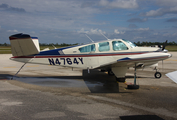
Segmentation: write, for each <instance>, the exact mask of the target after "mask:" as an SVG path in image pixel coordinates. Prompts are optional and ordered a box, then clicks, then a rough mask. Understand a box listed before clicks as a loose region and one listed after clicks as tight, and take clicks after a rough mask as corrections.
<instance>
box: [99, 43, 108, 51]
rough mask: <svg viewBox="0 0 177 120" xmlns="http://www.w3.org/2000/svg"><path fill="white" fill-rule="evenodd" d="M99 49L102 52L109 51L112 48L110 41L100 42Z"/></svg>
mask: <svg viewBox="0 0 177 120" xmlns="http://www.w3.org/2000/svg"><path fill="white" fill-rule="evenodd" d="M98 49H99V51H100V52H103V51H109V50H110V47H109V42H102V43H98Z"/></svg>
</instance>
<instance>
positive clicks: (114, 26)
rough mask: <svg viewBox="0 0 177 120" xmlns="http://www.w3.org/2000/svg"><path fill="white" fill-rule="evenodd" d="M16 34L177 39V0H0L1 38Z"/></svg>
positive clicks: (57, 38)
mask: <svg viewBox="0 0 177 120" xmlns="http://www.w3.org/2000/svg"><path fill="white" fill-rule="evenodd" d="M18 33H24V34H29V35H30V36H32V37H38V39H39V42H40V43H54V44H55V43H58V44H61V43H68V44H74V43H90V42H91V41H90V40H89V38H88V37H87V36H89V37H90V38H91V39H92V40H93V41H95V42H97V41H100V40H106V38H105V37H104V35H105V36H106V37H107V38H109V39H114V38H117V39H119V38H120V39H127V40H129V41H132V42H138V41H140V42H143V41H148V42H163V41H165V40H168V41H170V42H172V41H175V42H177V0H0V43H10V42H9V36H11V35H13V34H18ZM102 34H104V35H102ZM86 35H87V36H86Z"/></svg>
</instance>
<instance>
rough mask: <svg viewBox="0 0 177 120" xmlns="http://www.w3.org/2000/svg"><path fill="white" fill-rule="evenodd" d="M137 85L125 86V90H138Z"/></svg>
mask: <svg viewBox="0 0 177 120" xmlns="http://www.w3.org/2000/svg"><path fill="white" fill-rule="evenodd" d="M139 88H140V86H139V85H127V89H139Z"/></svg>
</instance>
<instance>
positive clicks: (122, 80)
mask: <svg viewBox="0 0 177 120" xmlns="http://www.w3.org/2000/svg"><path fill="white" fill-rule="evenodd" d="M116 81H117V82H125V78H116Z"/></svg>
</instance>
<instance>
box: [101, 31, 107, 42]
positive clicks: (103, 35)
mask: <svg viewBox="0 0 177 120" xmlns="http://www.w3.org/2000/svg"><path fill="white" fill-rule="evenodd" d="M99 32H100V33H101V34H102V35H103V37H105V38H106V39H107V40H109V39H108V38H107V37H106V36H105V35H104V34H103V33H102V32H101V31H99Z"/></svg>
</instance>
